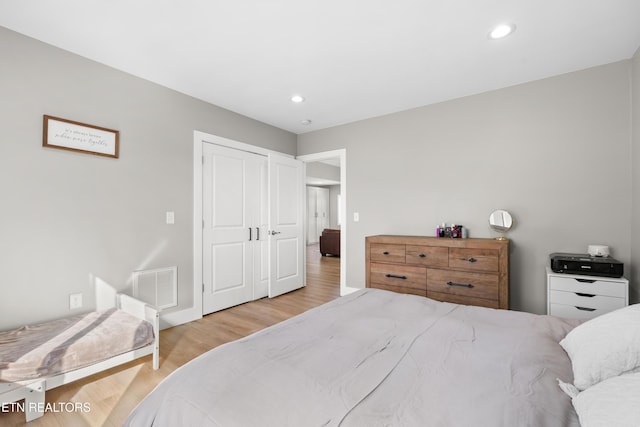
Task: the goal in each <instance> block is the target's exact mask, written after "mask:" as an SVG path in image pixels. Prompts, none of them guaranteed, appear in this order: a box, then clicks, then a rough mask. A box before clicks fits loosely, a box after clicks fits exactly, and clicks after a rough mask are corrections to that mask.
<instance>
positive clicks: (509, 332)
mask: <svg viewBox="0 0 640 427" xmlns="http://www.w3.org/2000/svg"><path fill="white" fill-rule="evenodd" d="M579 324H580V322H579V321H571V320H563V319H559V318H555V317H551V316H539V315H534V314H528V313H522V312H515V311H506V310H494V309H488V308H481V307H472V306H463V305H456V304H451V303H446V302H437V301H434V300H430V299H427V298H424V297H418V296H413V295H405V294H397V293H393V292H388V291H383V290H377V289H364V290H361V291H358V292H356V293H353V294H351V295H348V296H344V297H341V298H339V299H336V300H334V301H331V302H329V303H327V304H325V305H322V306H320V307H317V308H315V309H312V310H310V311H307V312H305V313H303V314H301V315H299V316H296V317H294V318H291V319H289V320H287V321H285V322H282V323H279V324H277V325H274V326H272V327H269V328H267V329H264V330H262V331H259V332H257V333H255V334H253V335H251V336H249V337H246V338H244V339H240V340H238V341H234V342H231V343H228V344H225V345H222V346H220V347H217V348H215V349H213V350H211V351H209V352H207V353H205V354H203V355H201V356H199V357H198V358H196V359H194V360H192V361H191V362H189V363H187V364H186V365H184V366H182V367H180V368H179V369H177V370H176V371H174V372H173V373H172V374H171V375H169V376H168V377H167V378H165V379H164V380H163V381H162V382H161V383H160V384H159V385H158V386H157V387H156V388H155V389H154V390H153V391H152V392H151V393H150V394H149V395H148V396H147V397H146V398H145V399H143V401H142V402H141V403H140V404H139V405H138V406H137V407H136V408H135V409H134V410H133V411H132V413H131V414H130V415H129V417H128V418H127V420H126V421H125V424H124V425H125V426H132V427H140V426H151V425H153V426H156V427H161V426H176V425H197V426H255V425H260V426H279V427H281V426H338V425H340V426H367V427H370V426H472V425H474V426H567V427H572V426H579V425H580V422H579V419H578V414H577V413H576V411H575V409H574V407H573V405H572V398H571V396H569V395H568V394H567V393H566V392H565V391H563V389H562V388H561V387H560V386H559V383H558V380H561V381H562V384H564V386H566V387H568V388H570V387H571V386H573V385H572V384H571V383H572V382H573V380H574V375H573V370H572V362H571V360H570V357H569V356H568V354H567V352H566V351H565V349H564V348H563V347H562V346H561V345H559V342H561V341H564V339H565V338H566V337H567V335H568V334H570V333H571V331H573V330H574V328H575V329H577V328H580V327H581V326H578V325H579ZM576 326H577V328H576ZM578 394H580V395H583V394H584V393H578ZM574 400H575V399H574ZM636 421H637V420H636ZM610 425H615V424H610Z"/></svg>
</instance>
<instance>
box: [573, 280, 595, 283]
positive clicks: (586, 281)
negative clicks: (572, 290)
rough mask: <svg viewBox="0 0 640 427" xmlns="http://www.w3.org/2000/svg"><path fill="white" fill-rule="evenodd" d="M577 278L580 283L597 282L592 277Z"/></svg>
mask: <svg viewBox="0 0 640 427" xmlns="http://www.w3.org/2000/svg"><path fill="white" fill-rule="evenodd" d="M575 280H576V281H578V282H580V283H596V281H595V280H590V279H575Z"/></svg>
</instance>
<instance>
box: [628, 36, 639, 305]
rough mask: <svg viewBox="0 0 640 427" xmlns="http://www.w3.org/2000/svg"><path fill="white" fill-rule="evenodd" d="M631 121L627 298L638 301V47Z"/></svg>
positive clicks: (632, 81)
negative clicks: (629, 273) (629, 285)
mask: <svg viewBox="0 0 640 427" xmlns="http://www.w3.org/2000/svg"><path fill="white" fill-rule="evenodd" d="M631 94H632V104H631V121H632V127H631V129H632V141H633V142H632V144H633V148H632V154H633V155H632V160H633V187H632V191H633V193H632V195H631V197H632V200H633V210H632V215H631V217H632V223H631V229H632V233H631V242H632V243H631V275H630V276H629V280H630V281H631V285H632V286H631V289H630V292H629V293H630V295H629V298H630V299H631V300H632V301H640V48H638V50H637V51H636V54H635V55H634V57H633V58H632V68H631Z"/></svg>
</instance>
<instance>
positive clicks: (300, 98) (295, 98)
mask: <svg viewBox="0 0 640 427" xmlns="http://www.w3.org/2000/svg"><path fill="white" fill-rule="evenodd" d="M302 101H304V97H303V96H300V95H293V96H292V97H291V102H295V103H296V104H299V103H301V102H302Z"/></svg>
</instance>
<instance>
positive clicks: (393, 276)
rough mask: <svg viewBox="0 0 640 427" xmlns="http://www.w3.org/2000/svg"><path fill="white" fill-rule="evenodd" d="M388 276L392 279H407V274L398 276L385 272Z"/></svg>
mask: <svg viewBox="0 0 640 427" xmlns="http://www.w3.org/2000/svg"><path fill="white" fill-rule="evenodd" d="M385 276H386V277H388V278H390V279H402V280H407V276H398V275H395V274H385Z"/></svg>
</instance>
